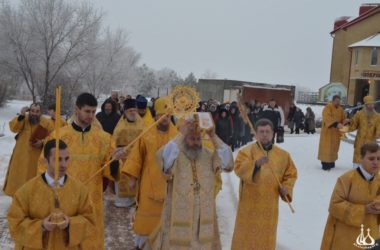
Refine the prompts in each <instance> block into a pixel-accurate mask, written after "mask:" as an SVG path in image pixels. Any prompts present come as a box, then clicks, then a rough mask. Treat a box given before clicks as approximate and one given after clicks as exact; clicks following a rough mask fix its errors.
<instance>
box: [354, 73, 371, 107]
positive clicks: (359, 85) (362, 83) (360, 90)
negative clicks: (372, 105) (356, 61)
mask: <svg viewBox="0 0 380 250" xmlns="http://www.w3.org/2000/svg"><path fill="white" fill-rule="evenodd" d="M368 93H369V83H368V80H367V79H358V80H356V92H355V103H354V104H357V103H358V102H361V103H363V98H364V97H365V96H366V95H368Z"/></svg>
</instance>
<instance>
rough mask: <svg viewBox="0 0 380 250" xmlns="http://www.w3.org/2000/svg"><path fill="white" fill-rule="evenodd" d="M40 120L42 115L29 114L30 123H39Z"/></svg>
mask: <svg viewBox="0 0 380 250" xmlns="http://www.w3.org/2000/svg"><path fill="white" fill-rule="evenodd" d="M39 122H40V117H38V116H36V115H29V123H30V124H33V125H35V124H37V123H39Z"/></svg>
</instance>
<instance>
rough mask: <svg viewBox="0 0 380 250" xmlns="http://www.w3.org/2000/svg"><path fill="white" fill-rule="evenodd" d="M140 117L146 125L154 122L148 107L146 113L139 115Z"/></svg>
mask: <svg viewBox="0 0 380 250" xmlns="http://www.w3.org/2000/svg"><path fill="white" fill-rule="evenodd" d="M141 118H142V119H143V121H144V123H145V126H146V127H149V126H150V125H152V124H153V123H154V119H153V116H152V113H151V112H150V109H149V108H146V113H145V115H144V117H141Z"/></svg>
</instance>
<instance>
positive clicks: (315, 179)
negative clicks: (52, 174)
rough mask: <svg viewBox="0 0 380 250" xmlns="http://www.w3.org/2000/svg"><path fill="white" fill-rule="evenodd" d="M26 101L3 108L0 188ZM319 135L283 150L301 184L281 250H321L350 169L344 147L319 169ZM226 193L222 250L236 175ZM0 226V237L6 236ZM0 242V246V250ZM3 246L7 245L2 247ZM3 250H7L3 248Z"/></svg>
mask: <svg viewBox="0 0 380 250" xmlns="http://www.w3.org/2000/svg"><path fill="white" fill-rule="evenodd" d="M27 104H29V103H28V102H23V101H12V102H11V103H10V104H9V105H7V106H6V107H5V108H0V133H1V132H2V131H1V129H2V127H3V124H6V126H5V131H4V132H5V136H4V137H0V187H2V185H3V183H4V177H5V174H6V168H7V166H8V162H9V158H10V156H11V153H12V149H13V147H14V143H15V141H14V134H12V133H11V132H10V131H9V128H8V122H9V120H10V119H12V117H14V116H15V115H16V113H17V112H19V110H20V109H21V107H22V106H24V105H27ZM318 142H319V134H316V135H303V134H301V135H286V137H285V143H283V144H281V145H280V147H282V148H284V149H285V150H287V151H288V152H290V153H291V155H292V158H293V160H294V162H295V164H296V166H297V168H298V180H297V183H296V186H295V190H294V201H293V206H294V208H295V210H296V213H295V214H292V213H291V212H290V210H289V207H288V206H287V205H286V203H283V202H280V203H281V205H280V214H279V225H278V234H277V238H278V240H277V242H278V247H277V249H279V250H298V249H310V250H313V249H319V247H320V242H321V238H322V234H323V230H324V226H325V222H326V219H327V209H328V204H329V200H330V196H331V192H332V190H333V187H334V185H335V182H336V179H337V177H338V176H340V175H341V174H343V173H344V172H345V171H347V170H350V169H351V165H352V163H351V162H352V154H353V146H352V145H351V144H349V143H346V142H343V143H341V149H340V153H339V160H338V161H337V163H336V168H335V169H333V170H332V171H330V172H324V171H322V170H321V169H320V163H319V162H318V160H317V153H318ZM222 178H223V189H222V191H221V192H220V193H219V195H218V197H217V213H218V218H219V227H220V235H221V239H222V244H223V249H230V245H231V239H232V234H233V229H234V223H235V215H236V208H237V202H238V189H239V180H238V178H237V177H236V176H235V175H234V174H224V175H223V176H222ZM9 204H10V199H9V198H8V197H6V196H4V195H3V194H2V193H1V192H0V219H1V217H4V216H5V214H6V209H7V208H8V206H9ZM1 230H3V229H2V227H1V223H0V237H1V235H2V234H3V233H4V231H1ZM1 243H2V242H1V239H0V246H1ZM2 246H4V245H2ZM1 249H4V248H1Z"/></svg>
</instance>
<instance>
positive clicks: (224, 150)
mask: <svg viewBox="0 0 380 250" xmlns="http://www.w3.org/2000/svg"><path fill="white" fill-rule="evenodd" d="M364 102H365V107H364V108H363V110H361V111H359V112H357V113H356V114H355V115H354V116H353V118H352V120H350V119H347V118H346V115H345V113H344V111H343V109H342V107H341V106H340V97H339V96H334V97H333V100H332V102H331V103H329V104H328V105H326V107H325V108H324V110H323V123H322V129H321V136H320V147H319V152H318V159H319V160H321V162H322V169H324V170H330V169H331V168H333V167H334V166H335V165H334V163H335V161H336V159H337V158H338V151H339V144H340V140H341V136H342V133H344V126H346V128H347V130H346V132H347V131H354V130H358V136H357V138H356V141H355V155H354V163H355V164H357V169H356V170H353V171H351V172H349V173H347V174H346V175H343V176H342V177H341V178H342V181H344V182H347V183H348V184H347V185H350V186H351V185H353V186H356V185H358V186H359V187H362V184H360V183H361V182H363V181H364V182H365V183H367V184H368V185H369V186H368V187H369V189H365V188H363V189H358V190H359V191H357V192H356V191H355V194H354V195H355V196H347V194H346V193H345V192H346V191H347V190H346V189H345V188H346V187H347V185H346V184H342V183H341V181H339V180H338V183H337V187H336V188H335V190H334V193H333V198H332V199H331V204H330V216H329V221H328V223H327V225H326V231H325V236H324V243H323V247H324V246H326V244H327V246H331V242H338V243H336V244H338V245H337V246H340V245H339V244H343V243H339V241H336V240H334V239H333V238H334V237H337V236H334V235H333V236H332V235H331V234H332V232H331V230H332V229H331V227H330V226H331V225H335V224H334V223H337V221H340V220H341V221H342V222H343V224H342V225H341V226H340V227H339V228H338V227H333V228H336V230H338V229H339V230H340V228H343V229H342V231H339V232H340V233H342V235H343V233H345V232H346V231H347V230H348V231H349V232H351V233H353V231H354V229H356V228H355V227H357V225H356V224H358V222H359V221H360V222H362V221H363V222H365V226H367V227H370V228H371V230H374V234H379V232H378V230H377V231H376V230H375V229H373V228H374V225H378V224H371V225H367V224H368V223H372V217H371V216H372V214H380V212H379V211H380V210H379V209H378V207H380V205H379V204H378V203H376V202H375V200H376V199H380V198H378V197H377V194H378V193H379V192H378V191H379V190H380V185H377V183H378V182H377V175H376V174H375V173H377V172H376V171H375V170H376V169H378V168H379V163H380V150H379V149H378V148H376V147H375V146H374V145H375V144H373V141H375V140H376V138H379V136H380V120H379V115H378V114H377V113H376V112H375V111H374V109H373V104H374V100H373V99H371V98H370V97H366V98H364ZM244 105H245V108H246V110H243V112H247V114H246V115H247V117H248V119H249V121H250V122H251V123H252V124H254V126H255V130H256V135H255V136H256V138H253V135H252V134H251V132H252V131H251V128H250V126H249V124H247V123H246V120H244V119H243V114H241V113H240V112H242V110H240V109H239V105H238V103H237V102H231V103H218V102H217V101H215V100H208V101H206V102H200V103H199V107H198V110H197V112H209V113H210V116H211V117H212V120H213V122H214V127H213V128H212V129H209V130H207V131H206V133H203V132H205V131H203V132H202V131H201V129H200V127H199V121H198V119H199V117H198V113H195V114H193V115H191V116H187V117H184V118H181V119H177V118H176V117H174V116H172V115H168V113H169V109H168V108H169V105H168V98H166V97H160V98H157V99H154V98H152V99H151V100H150V101H148V99H147V98H146V97H144V96H142V95H138V96H136V98H135V99H134V98H132V97H131V96H128V95H126V97H123V96H119V95H118V93H117V92H113V93H112V94H111V96H110V97H109V98H107V99H106V100H105V101H104V103H103V104H102V105H101V111H100V112H99V113H98V114H96V108H97V106H98V102H97V100H96V98H95V97H94V96H93V95H91V94H89V93H82V94H80V95H79V96H78V97H77V100H76V103H75V110H74V112H73V114H72V116H71V117H70V119H69V120H68V121H67V123H66V121H61V126H62V128H61V132H60V140H61V141H62V142H61V144H62V147H61V144H60V146H59V150H60V152H61V153H62V154H63V155H65V154H67V160H65V161H64V160H62V159H61V155H60V162H61V160H62V162H61V163H60V164H61V165H62V172H60V173H61V174H62V175H61V177H62V178H63V179H62V183H61V184H60V185H61V186H62V188H63V187H65V190H74V191H72V192H74V193H75V195H78V197H76V198H75V199H76V200H75V199H74V200H70V201H68V200H67V199H68V194H69V193H70V192H69V191H62V192H61V193H59V195H58V196H57V197H58V198H57V197H56V198H57V199H60V204H61V205H62V206H63V208H64V209H63V212H64V214H65V224H62V226H61V227H54V226H53V225H52V223H50V218H51V214H50V213H51V212H52V210H53V208H54V207H55V202H56V200H55V199H53V198H54V197H53V196H52V194H53V193H51V194H49V192H47V190H48V189H46V187H49V185H50V182H49V180H51V179H52V178H53V179H54V173H53V172H52V169H51V166H52V164H51V161H52V160H51V159H50V158H52V156H51V155H49V153H50V151H52V150H53V148H54V147H53V146H52V145H50V144H51V142H52V139H54V138H55V134H54V133H52V131H53V130H54V121H55V119H56V118H57V117H56V116H55V110H54V105H51V106H50V107H49V116H44V115H41V106H40V104H37V103H33V104H32V105H31V106H30V107H24V108H22V110H21V111H20V114H18V115H17V116H16V117H15V118H14V119H13V120H12V121H11V122H10V128H11V130H12V131H13V132H15V133H17V135H16V146H15V149H14V151H13V155H12V157H11V161H10V164H9V167H8V173H7V176H6V180H5V184H4V192H5V193H6V194H7V195H9V196H11V197H13V198H14V199H13V202H12V206H11V208H10V210H9V213H8V220H9V227H10V233H11V236H12V238H13V240H14V241H15V242H16V245H17V246H21V247H24V248H27V249H28V248H33V249H43V248H49V247H52V246H55V247H61V246H62V248H64V249H66V248H68V249H70V247H71V248H75V247H80V248H82V249H94V248H97V249H103V248H104V219H103V218H104V213H106V212H107V211H103V192H104V190H105V189H106V188H107V187H110V189H111V191H113V192H114V193H115V200H114V204H115V206H116V207H135V211H136V213H135V217H134V224H133V231H134V233H135V247H136V249H169V248H177V247H180V246H186V247H188V248H189V249H221V244H220V238H219V231H218V224H217V220H216V211H215V197H216V195H217V194H218V192H219V191H220V188H221V185H222V184H221V177H220V173H221V172H222V171H226V172H230V171H232V170H235V173H236V175H237V176H238V177H239V178H240V199H239V204H238V211H237V217H236V224H235V231H234V235H233V239H232V249H275V247H276V234H277V222H278V202H279V198H281V199H282V200H284V201H286V202H288V203H289V202H291V201H292V200H293V188H294V185H295V182H296V180H297V169H296V166H295V164H294V163H293V161H292V157H291V155H290V154H289V153H288V152H286V151H284V150H283V149H281V148H280V147H278V146H277V145H275V143H281V142H283V141H284V131H285V129H284V128H285V119H286V120H287V123H288V128H289V130H290V131H289V132H290V134H293V133H295V134H299V133H300V131H301V130H304V132H305V133H307V134H309V133H311V134H314V133H315V132H316V124H315V114H314V112H313V111H312V109H311V108H310V107H308V108H307V110H306V114H304V113H303V112H302V110H301V109H300V108H299V107H297V106H296V105H295V104H294V103H292V104H291V105H290V109H289V112H288V116H287V117H286V118H285V115H284V110H283V109H282V107H280V106H278V105H277V103H276V100H274V99H270V100H268V103H260V102H258V101H255V100H252V101H251V102H249V103H245V104H244ZM158 120H159V122H158V123H157V124H156V125H155V126H153V125H154V123H155V121H158ZM152 126H153V127H152ZM148 127H152V128H151V129H150V130H148V131H147V132H146V133H145V132H144V131H145V130H146V129H147V128H148ZM142 133H144V134H142ZM253 139H255V140H256V142H255V143H253V144H249V145H247V146H245V147H244V148H242V149H240V150H239V152H238V154H237V158H236V160H235V162H233V157H232V151H234V150H237V149H239V148H241V147H242V146H244V145H246V144H247V143H248V142H250V141H252V140H253ZM133 141H136V142H135V143H134V144H133V146H132V147H130V148H128V149H127V150H125V147H126V146H128V145H129V144H130V143H131V142H133ZM49 143H50V144H49ZM371 143H372V144H371ZM44 145H45V148H44ZM47 145H50V146H47ZM66 148H67V150H66ZM316 153H317V152H316ZM110 159H112V162H111V163H110V164H109V165H106V166H107V167H106V168H105V169H104V170H103V171H101V172H98V170H99V169H101V168H102V166H104V165H105V163H107V162H108V161H109V160H110ZM66 172H67V175H66ZM67 176H69V178H67ZM352 176H354V177H352ZM348 177H350V178H348ZM351 177H352V178H351ZM363 178H364V179H363ZM364 182H363V183H364ZM83 184H85V185H83ZM44 185H45V186H44ZM342 185H343V186H342ZM363 185H364V184H363ZM20 187H21V188H20ZM26 187H27V188H26ZM45 189H46V190H45ZM37 190H43V191H41V192H39V191H37ZM62 190H63V189H62ZM75 190H77V191H75ZM350 190H351V189H350ZM368 190H374V191H373V192H372V191H370V192H369V193H366V192H368ZM342 192H343V193H342ZM375 194H376V195H375ZM49 195H51V197H50V196H49ZM31 197H33V198H31ZM70 197H72V196H70ZM86 197H88V198H86ZM334 197H335V198H334ZM336 197H339V199H340V200H339V199H337V198H336ZM356 197H366V198H363V199H362V198H356ZM87 199H88V200H89V201H90V203H88V201H87ZM41 200H44V202H45V203H46V205H45V206H44V210H41V211H40V212H38V213H37V212H35V211H34V210H35V207H36V206H38V205H39V203H40V201H41ZM27 201H30V202H27ZM79 201H81V202H79ZM379 201H380V200H379ZM340 202H345V203H344V204H346V205H340ZM350 202H351V203H352V204H354V205H350V204H351V203H350ZM89 204H90V205H89ZM342 204H343V203H342ZM356 207H357V209H356ZM29 210H30V212H28V211H29ZM346 210H347V212H344V211H346ZM21 212H23V213H21ZM367 214H368V215H367ZM367 217H368V218H369V219H368V221H371V222H368V223H367ZM356 218H365V219H364V220H360V219H356ZM352 220H355V223H354V224H355V225H352V224H353V223H352V222H351V221H352ZM30 221H35V222H37V223H29V222H30ZM344 223H346V224H347V225H346V226H345V225H344ZM373 223H375V222H373ZM376 223H377V222H376ZM351 227H352V228H351ZM372 227H373V228H372ZM57 230H59V231H57ZM115 230H117V229H115ZM79 232H81V234H80V235H81V237H78V236H79V235H78V233H79ZM371 232H372V231H371ZM26 234H27V235H26ZM27 236H28V237H27ZM42 236H43V237H42ZM331 237H332V238H331ZM26 239H28V240H26ZM67 239H69V240H68V241H67ZM325 242H328V243H325ZM334 244H335V243H334ZM344 244H345V243H344ZM326 249H331V248H326ZM332 249H338V248H332ZM339 249H341V248H339ZM345 249H346V248H345ZM347 249H348V248H347Z"/></svg>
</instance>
